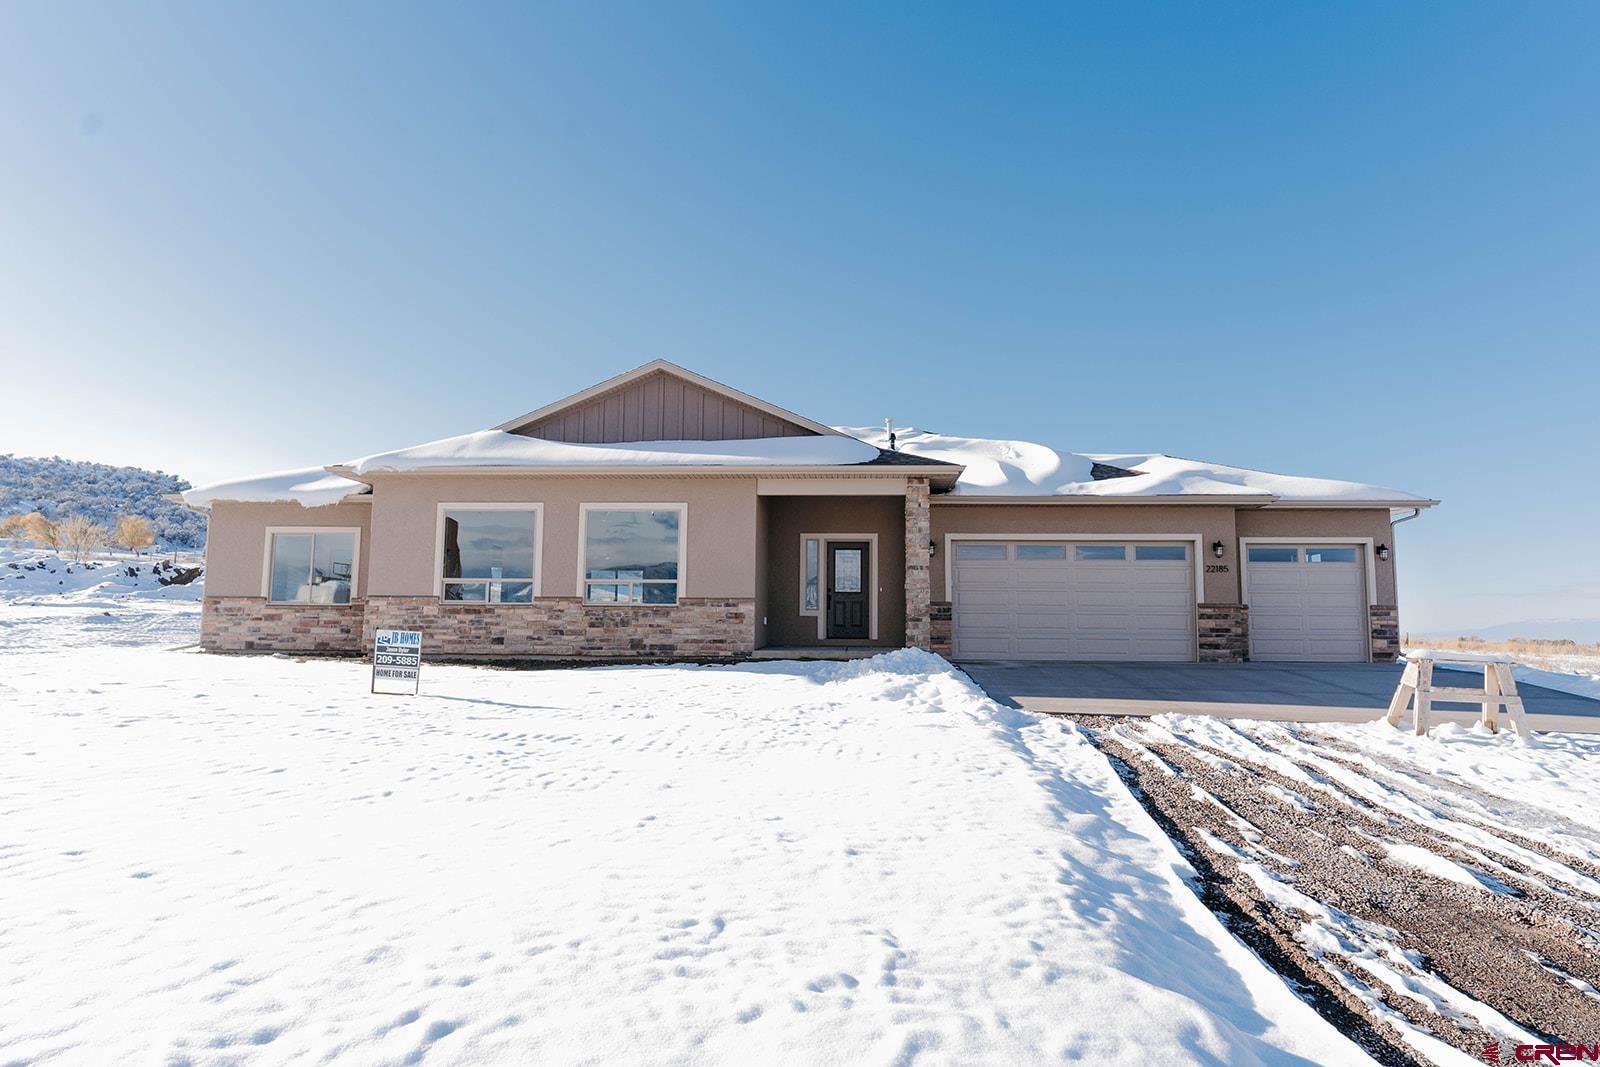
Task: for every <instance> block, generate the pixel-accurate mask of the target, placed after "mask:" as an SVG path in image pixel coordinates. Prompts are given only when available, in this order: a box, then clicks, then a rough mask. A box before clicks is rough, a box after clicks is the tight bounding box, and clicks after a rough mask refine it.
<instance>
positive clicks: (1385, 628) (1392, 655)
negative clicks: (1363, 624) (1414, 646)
mask: <svg viewBox="0 0 1600 1067" xmlns="http://www.w3.org/2000/svg"><path fill="white" fill-rule="evenodd" d="M1367 614H1368V617H1369V618H1370V620H1371V624H1372V630H1371V633H1372V662H1374V663H1393V662H1394V661H1395V660H1396V659H1397V658H1398V657H1399V655H1400V609H1399V608H1397V607H1395V606H1394V605H1393V604H1373V605H1372V606H1371V607H1369V608H1368V609H1367Z"/></svg>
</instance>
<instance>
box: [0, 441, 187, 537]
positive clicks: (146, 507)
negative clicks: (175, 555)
mask: <svg viewBox="0 0 1600 1067" xmlns="http://www.w3.org/2000/svg"><path fill="white" fill-rule="evenodd" d="M187 488H189V483H188V482H186V481H184V480H183V479H182V478H179V477H177V476H176V475H172V474H164V473H162V472H161V471H148V470H144V469H142V468H139V467H114V466H111V465H109V464H106V463H86V462H83V461H80V460H73V459H62V458H60V457H59V456H52V457H49V458H30V457H26V456H11V455H0V516H3V515H14V514H19V513H26V512H30V511H39V512H43V513H44V514H45V515H46V516H48V517H50V518H53V519H59V518H63V517H65V516H67V515H83V516H85V517H86V518H89V519H93V520H94V521H95V522H97V523H99V524H100V525H101V526H104V527H105V528H106V529H108V530H109V529H111V528H112V527H114V526H115V525H116V522H117V517H118V516H120V515H142V516H144V517H145V518H147V519H149V520H150V524H151V526H153V527H154V528H155V534H156V541H157V544H159V545H160V546H162V547H164V548H200V547H202V546H203V545H204V544H205V541H206V521H205V517H204V516H202V515H197V514H195V513H194V512H192V511H190V510H188V509H187V508H185V507H184V506H183V505H181V504H177V503H174V502H173V501H171V500H168V499H166V494H168V493H176V492H179V491H180V490H183V489H187Z"/></svg>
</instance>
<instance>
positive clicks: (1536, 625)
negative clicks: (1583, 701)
mask: <svg viewBox="0 0 1600 1067" xmlns="http://www.w3.org/2000/svg"><path fill="white" fill-rule="evenodd" d="M1412 637H1413V638H1423V639H1428V638H1440V637H1481V638H1482V639H1483V640H1485V641H1510V640H1512V639H1514V638H1518V637H1525V638H1527V639H1528V640H1530V641H1562V640H1566V641H1576V642H1578V643H1579V644H1580V645H1592V644H1597V643H1600V619H1528V620H1526V621H1524V622H1502V623H1498V624H1496V625H1494V626H1464V627H1462V628H1461V629H1459V630H1430V631H1428V632H1427V633H1419V634H1413V635H1412Z"/></svg>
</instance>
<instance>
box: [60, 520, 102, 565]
mask: <svg viewBox="0 0 1600 1067" xmlns="http://www.w3.org/2000/svg"><path fill="white" fill-rule="evenodd" d="M61 543H62V544H63V545H65V546H66V549H67V551H69V552H71V553H72V558H73V559H75V560H77V561H78V562H79V563H82V562H83V561H84V560H86V559H88V558H89V553H90V552H92V551H94V550H95V549H97V548H99V547H100V546H101V545H103V544H105V543H106V531H105V528H104V527H103V526H101V525H100V524H98V523H96V522H94V521H93V520H91V519H86V518H84V517H83V516H82V515H72V516H69V517H68V518H67V521H66V522H64V523H62V524H61Z"/></svg>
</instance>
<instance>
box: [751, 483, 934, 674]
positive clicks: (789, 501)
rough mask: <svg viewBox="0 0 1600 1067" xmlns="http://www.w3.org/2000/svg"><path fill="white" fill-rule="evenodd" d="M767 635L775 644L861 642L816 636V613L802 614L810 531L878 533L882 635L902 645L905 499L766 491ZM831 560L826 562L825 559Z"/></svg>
mask: <svg viewBox="0 0 1600 1067" xmlns="http://www.w3.org/2000/svg"><path fill="white" fill-rule="evenodd" d="M766 501H767V538H766V542H767V572H766V573H767V575H768V581H767V601H766V615H767V637H766V641H767V643H768V644H772V645H824V644H829V643H832V644H856V645H859V644H862V643H863V642H861V641H859V640H856V641H835V642H828V641H825V640H819V639H818V638H817V618H816V616H815V615H801V614H800V567H801V558H800V553H801V551H802V549H801V539H802V537H803V536H804V535H805V534H835V533H852V534H873V533H875V534H877V535H878V639H877V640H876V641H871V642H866V643H870V644H875V645H881V646H883V647H885V648H899V647H900V646H901V645H902V644H903V643H904V642H905V632H906V584H905V583H906V545H905V523H906V512H905V508H906V502H905V497H904V496H903V495H899V494H896V495H894V496H848V497H835V496H774V497H767V498H766ZM823 566H826V563H824V564H823Z"/></svg>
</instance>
